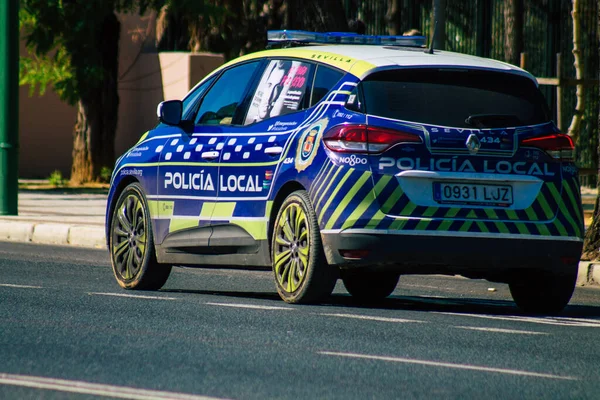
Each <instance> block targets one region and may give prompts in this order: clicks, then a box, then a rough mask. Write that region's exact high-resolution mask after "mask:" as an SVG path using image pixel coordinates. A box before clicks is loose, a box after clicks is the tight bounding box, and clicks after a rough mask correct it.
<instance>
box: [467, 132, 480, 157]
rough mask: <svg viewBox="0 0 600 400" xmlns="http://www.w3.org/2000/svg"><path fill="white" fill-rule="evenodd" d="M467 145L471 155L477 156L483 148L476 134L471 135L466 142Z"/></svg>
mask: <svg viewBox="0 0 600 400" xmlns="http://www.w3.org/2000/svg"><path fill="white" fill-rule="evenodd" d="M465 144H466V145H467V149H468V150H469V153H471V154H476V153H477V152H478V151H479V149H480V148H481V143H479V138H478V137H477V135H475V134H474V133H471V134H470V135H469V137H468V138H467V141H466V142H465Z"/></svg>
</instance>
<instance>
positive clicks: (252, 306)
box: [205, 303, 293, 311]
mask: <svg viewBox="0 0 600 400" xmlns="http://www.w3.org/2000/svg"><path fill="white" fill-rule="evenodd" d="M205 304H208V305H209V306H222V307H234V308H251V309H254V310H287V311H290V310H293V308H291V307H275V306H256V305H253V304H235V303H205Z"/></svg>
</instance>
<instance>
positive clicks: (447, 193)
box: [433, 182, 513, 207]
mask: <svg viewBox="0 0 600 400" xmlns="http://www.w3.org/2000/svg"><path fill="white" fill-rule="evenodd" d="M433 199H434V200H435V201H436V202H438V203H446V204H448V203H451V204H472V205H493V206H500V207H508V206H510V205H511V204H512V203H513V195H512V186H510V185H482V184H475V183H469V184H465V183H452V182H449V183H446V182H434V183H433Z"/></svg>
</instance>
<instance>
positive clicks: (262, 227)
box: [231, 219, 268, 240]
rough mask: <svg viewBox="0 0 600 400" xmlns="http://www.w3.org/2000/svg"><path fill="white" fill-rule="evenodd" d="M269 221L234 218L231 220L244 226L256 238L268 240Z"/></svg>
mask: <svg viewBox="0 0 600 400" xmlns="http://www.w3.org/2000/svg"><path fill="white" fill-rule="evenodd" d="M267 222H268V221H266V220H264V221H251V220H250V221H249V220H242V219H239V220H234V221H231V223H232V224H234V225H237V226H239V227H241V228H243V229H244V230H245V231H246V232H248V233H249V234H250V235H251V236H252V237H253V238H254V240H266V239H267V225H268V224H267Z"/></svg>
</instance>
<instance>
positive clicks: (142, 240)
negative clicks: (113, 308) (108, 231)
mask: <svg viewBox="0 0 600 400" xmlns="http://www.w3.org/2000/svg"><path fill="white" fill-rule="evenodd" d="M116 217H117V218H116V221H115V225H114V228H113V237H112V239H113V240H112V256H113V260H114V263H115V266H116V270H117V272H118V273H119V275H121V277H122V278H123V279H125V280H132V279H133V278H135V277H136V276H137V274H138V273H139V272H140V269H141V268H142V263H143V260H144V255H145V253H146V245H147V240H148V239H147V232H146V226H147V223H146V213H145V212H144V207H143V204H142V201H141V200H140V198H139V197H138V196H136V195H135V194H130V195H128V196H127V197H126V198H125V199H124V200H123V201H122V202H121V203H120V204H119V206H118V211H117V214H116Z"/></svg>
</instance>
